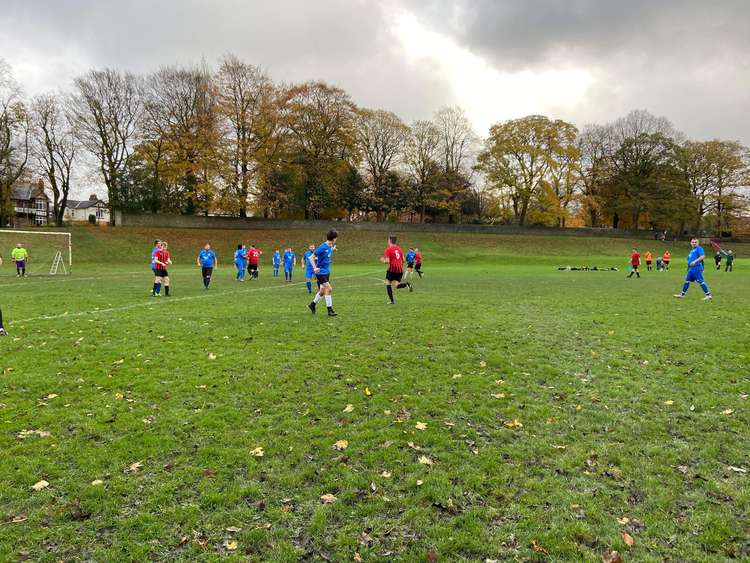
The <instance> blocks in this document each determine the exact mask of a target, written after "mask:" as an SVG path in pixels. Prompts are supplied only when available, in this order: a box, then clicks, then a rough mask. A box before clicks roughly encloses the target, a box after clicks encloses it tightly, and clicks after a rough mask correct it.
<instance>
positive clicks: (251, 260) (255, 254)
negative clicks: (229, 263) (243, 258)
mask: <svg viewBox="0 0 750 563" xmlns="http://www.w3.org/2000/svg"><path fill="white" fill-rule="evenodd" d="M261 254H263V252H262V251H261V250H259V249H257V248H255V245H254V244H251V245H250V248H249V249H248V251H247V273H248V274H250V279H251V280H254V279H258V261H259V260H260V255H261Z"/></svg>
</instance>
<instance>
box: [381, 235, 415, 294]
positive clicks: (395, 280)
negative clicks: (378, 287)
mask: <svg viewBox="0 0 750 563" xmlns="http://www.w3.org/2000/svg"><path fill="white" fill-rule="evenodd" d="M382 261H383V262H385V263H386V264H388V270H387V271H386V273H385V283H386V284H387V285H386V290H387V291H388V299H389V301H388V304H389V305H393V303H394V302H393V288H394V287H395V288H396V289H403V288H404V287H408V288H409V291H413V288H412V286H411V284H410V283H408V282H402V281H401V278H402V277H403V276H404V252H403V250H401V247H400V246H398V245H397V244H396V237H395V236H393V235H391V236H389V237H388V248H386V249H385V254H384V255H383V258H382Z"/></svg>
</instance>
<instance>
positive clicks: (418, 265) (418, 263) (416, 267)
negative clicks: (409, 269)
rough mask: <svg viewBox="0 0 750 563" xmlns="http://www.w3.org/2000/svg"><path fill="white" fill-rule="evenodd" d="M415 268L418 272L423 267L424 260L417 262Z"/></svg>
mask: <svg viewBox="0 0 750 563" xmlns="http://www.w3.org/2000/svg"><path fill="white" fill-rule="evenodd" d="M414 269H415V270H416V271H417V272H418V271H419V270H421V269H422V262H417V264H416V265H415V266H414Z"/></svg>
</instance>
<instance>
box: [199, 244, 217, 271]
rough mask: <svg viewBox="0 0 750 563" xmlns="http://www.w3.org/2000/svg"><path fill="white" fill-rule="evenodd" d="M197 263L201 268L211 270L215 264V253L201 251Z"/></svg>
mask: <svg viewBox="0 0 750 563" xmlns="http://www.w3.org/2000/svg"><path fill="white" fill-rule="evenodd" d="M198 262H200V263H201V266H202V267H203V268H213V267H214V263H215V262H216V253H215V252H214V251H213V250H206V249H205V248H204V249H203V250H201V252H200V254H198Z"/></svg>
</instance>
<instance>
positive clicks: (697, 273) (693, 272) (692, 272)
mask: <svg viewBox="0 0 750 563" xmlns="http://www.w3.org/2000/svg"><path fill="white" fill-rule="evenodd" d="M690 246H692V247H693V249H692V250H691V251H690V254H688V258H687V262H688V269H687V274H686V275H685V284H684V285H683V286H682V291H681V292H680V293H676V294H675V297H677V298H682V297H685V294H686V293H687V290H688V288H689V287H690V282H698V284H700V286H701V289H702V290H703V293H704V294H705V295H704V296H703V301H711V299H713V296H712V295H711V290H710V289H708V285H706V282H705V281H704V280H703V268H704V264H703V261H704V260H705V258H706V253H705V252H704V251H703V247H702V246H701V245H700V243H699V242H698V239H697V238H694V239H692V240H691V241H690Z"/></svg>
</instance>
